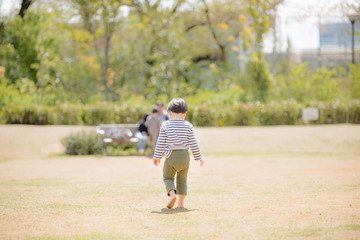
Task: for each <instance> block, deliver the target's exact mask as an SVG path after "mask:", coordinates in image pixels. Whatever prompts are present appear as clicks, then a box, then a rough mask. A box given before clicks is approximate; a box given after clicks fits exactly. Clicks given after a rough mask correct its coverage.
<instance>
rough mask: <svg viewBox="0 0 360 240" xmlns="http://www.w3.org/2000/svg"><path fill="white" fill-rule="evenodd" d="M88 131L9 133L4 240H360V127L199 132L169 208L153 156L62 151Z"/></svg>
mask: <svg viewBox="0 0 360 240" xmlns="http://www.w3.org/2000/svg"><path fill="white" fill-rule="evenodd" d="M82 129H89V130H94V131H95V128H93V127H80V126H23V125H0V135H1V138H0V239H32V240H34V239H41V240H45V239H46V240H53V239H54V240H55V239H136V240H137V239H156V240H157V239H166V240H168V239H179V240H180V239H189V240H190V239H191V240H196V239H206V240H207V239H254V240H257V239H349V240H350V239H352V240H353V239H360V126H359V125H322V126H275V127H226V128H196V129H195V132H196V134H197V137H198V140H199V144H200V148H201V150H202V152H203V155H204V160H205V165H204V166H203V167H199V166H198V165H197V164H196V163H195V162H194V161H192V162H191V166H190V172H189V178H188V187H189V191H188V194H189V195H188V196H187V199H186V208H185V209H171V210H169V209H166V207H165V206H166V203H167V200H168V199H167V198H168V197H167V196H166V193H165V191H164V184H163V182H162V166H160V167H155V166H154V165H153V164H152V160H151V159H149V158H147V157H137V156H131V157H120V156H112V157H99V156H77V157H72V156H65V155H62V154H61V153H62V151H63V149H62V146H61V144H60V139H61V138H62V137H64V136H66V135H68V134H70V133H72V132H75V131H79V130H82ZM162 163H163V162H162Z"/></svg>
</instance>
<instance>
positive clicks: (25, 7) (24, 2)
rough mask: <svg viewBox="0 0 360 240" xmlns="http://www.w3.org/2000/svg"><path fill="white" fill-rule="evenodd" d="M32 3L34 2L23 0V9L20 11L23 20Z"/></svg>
mask: <svg viewBox="0 0 360 240" xmlns="http://www.w3.org/2000/svg"><path fill="white" fill-rule="evenodd" d="M31 3H32V0H22V2H21V8H20V11H19V16H20V17H21V18H24V16H25V11H26V10H27V9H28V8H29V7H30V4H31Z"/></svg>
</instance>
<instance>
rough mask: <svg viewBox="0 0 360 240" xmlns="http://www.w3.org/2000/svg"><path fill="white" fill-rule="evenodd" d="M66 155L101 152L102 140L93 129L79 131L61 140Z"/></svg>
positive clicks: (96, 153)
mask: <svg viewBox="0 0 360 240" xmlns="http://www.w3.org/2000/svg"><path fill="white" fill-rule="evenodd" d="M61 143H62V144H63V145H64V146H65V149H66V151H65V153H66V154H68V155H92V154H94V155H99V154H102V142H101V140H100V137H99V135H98V134H97V133H96V132H95V131H81V132H77V133H75V134H72V135H70V136H67V137H65V138H63V139H62V140H61Z"/></svg>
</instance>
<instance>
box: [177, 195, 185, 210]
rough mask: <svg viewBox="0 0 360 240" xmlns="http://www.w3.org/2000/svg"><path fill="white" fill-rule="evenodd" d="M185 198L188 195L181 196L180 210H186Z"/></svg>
mask: <svg viewBox="0 0 360 240" xmlns="http://www.w3.org/2000/svg"><path fill="white" fill-rule="evenodd" d="M185 197H186V195H179V201H178V208H184V207H185V204H184V202H185Z"/></svg>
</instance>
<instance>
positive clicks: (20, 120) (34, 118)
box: [1, 104, 53, 125]
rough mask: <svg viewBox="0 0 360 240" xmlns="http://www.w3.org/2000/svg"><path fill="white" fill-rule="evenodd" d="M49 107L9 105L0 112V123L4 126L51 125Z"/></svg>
mask: <svg viewBox="0 0 360 240" xmlns="http://www.w3.org/2000/svg"><path fill="white" fill-rule="evenodd" d="M49 109H50V108H49V107H47V106H38V105H34V104H26V105H22V104H9V105H6V106H4V107H3V108H2V110H1V122H3V123H6V124H34V125H45V124H53V123H52V120H51V116H50V115H49Z"/></svg>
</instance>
